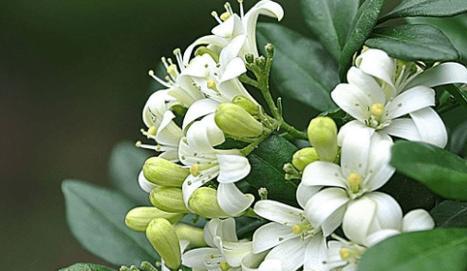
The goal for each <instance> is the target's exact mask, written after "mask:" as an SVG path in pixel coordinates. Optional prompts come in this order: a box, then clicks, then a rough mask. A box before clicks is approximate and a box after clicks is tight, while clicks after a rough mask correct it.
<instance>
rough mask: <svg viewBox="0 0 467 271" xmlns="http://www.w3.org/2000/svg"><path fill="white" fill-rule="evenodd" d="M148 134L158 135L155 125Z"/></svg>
mask: <svg viewBox="0 0 467 271" xmlns="http://www.w3.org/2000/svg"><path fill="white" fill-rule="evenodd" d="M148 134H149V135H152V136H156V135H157V128H156V127H155V126H151V127H149V129H148Z"/></svg>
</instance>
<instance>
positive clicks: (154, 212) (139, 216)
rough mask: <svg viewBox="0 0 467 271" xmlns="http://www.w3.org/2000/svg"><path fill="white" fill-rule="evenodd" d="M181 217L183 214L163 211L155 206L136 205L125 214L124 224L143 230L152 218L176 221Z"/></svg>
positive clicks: (133, 228)
mask: <svg viewBox="0 0 467 271" xmlns="http://www.w3.org/2000/svg"><path fill="white" fill-rule="evenodd" d="M182 217H183V214H176V213H168V212H164V211H162V210H159V209H158V208H156V207H136V208H134V209H131V210H130V211H129V212H128V213H127V214H126V217H125V224H126V225H127V226H128V228H130V229H132V230H135V231H145V230H146V228H147V226H148V224H149V222H151V220H153V219H154V218H165V219H167V220H169V221H170V222H172V223H176V222H178V221H179V220H180V219H182Z"/></svg>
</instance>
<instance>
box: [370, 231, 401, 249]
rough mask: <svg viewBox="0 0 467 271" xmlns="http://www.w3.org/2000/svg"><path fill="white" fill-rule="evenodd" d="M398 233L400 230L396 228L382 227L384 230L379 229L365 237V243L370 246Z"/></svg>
mask: <svg viewBox="0 0 467 271" xmlns="http://www.w3.org/2000/svg"><path fill="white" fill-rule="evenodd" d="M398 234H400V231H398V230H393V229H384V230H379V231H377V232H374V233H372V234H370V235H368V237H367V238H366V241H365V244H366V245H367V246H368V247H372V246H374V245H376V244H377V243H379V242H381V241H383V240H385V239H387V238H389V237H391V236H395V235H398Z"/></svg>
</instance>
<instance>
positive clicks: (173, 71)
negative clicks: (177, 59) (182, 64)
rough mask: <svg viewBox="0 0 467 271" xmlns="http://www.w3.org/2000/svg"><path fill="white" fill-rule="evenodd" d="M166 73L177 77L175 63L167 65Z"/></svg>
mask: <svg viewBox="0 0 467 271" xmlns="http://www.w3.org/2000/svg"><path fill="white" fill-rule="evenodd" d="M167 73H168V74H169V75H170V76H172V77H173V78H175V77H177V75H178V71H177V66H176V65H175V64H171V65H169V66H168V67H167Z"/></svg>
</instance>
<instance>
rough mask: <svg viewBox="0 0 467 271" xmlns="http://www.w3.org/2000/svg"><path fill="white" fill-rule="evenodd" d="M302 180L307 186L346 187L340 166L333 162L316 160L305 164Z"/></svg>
mask: <svg viewBox="0 0 467 271" xmlns="http://www.w3.org/2000/svg"><path fill="white" fill-rule="evenodd" d="M302 182H303V184H305V185H308V186H336V187H342V188H346V187H347V185H346V182H345V178H344V176H342V172H341V168H340V167H339V166H338V165H336V164H334V163H329V162H323V161H316V162H313V163H311V164H309V165H308V166H306V167H305V170H304V171H303V175H302Z"/></svg>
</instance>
